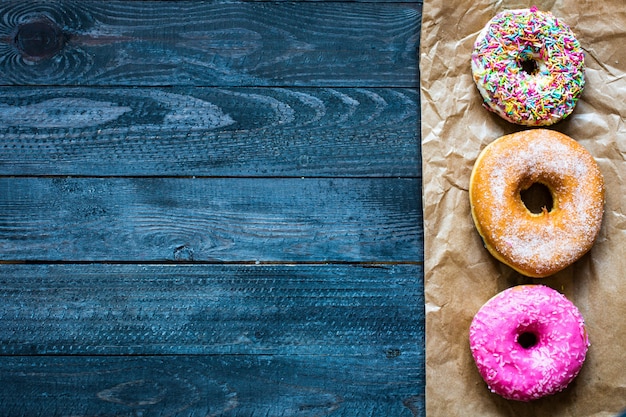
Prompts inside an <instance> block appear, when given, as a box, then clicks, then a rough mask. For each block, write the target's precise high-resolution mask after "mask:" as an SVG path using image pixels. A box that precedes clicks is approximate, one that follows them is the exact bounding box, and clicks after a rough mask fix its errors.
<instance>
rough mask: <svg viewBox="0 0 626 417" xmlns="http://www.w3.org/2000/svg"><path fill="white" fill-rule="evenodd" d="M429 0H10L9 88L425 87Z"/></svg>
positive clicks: (5, 51)
mask: <svg viewBox="0 0 626 417" xmlns="http://www.w3.org/2000/svg"><path fill="white" fill-rule="evenodd" d="M420 18H421V3H418V2H416V3H347V2H346V3H343V2H342V3H335V2H332V3H303V2H300V3H291V2H289V3H287V2H272V3H265V2H258V3H254V2H253V3H241V2H235V3H230V2H226V3H215V2H194V1H162V2H155V1H145V2H144V1H107V2H79V1H59V2H47V1H41V0H40V1H28V2H25V1H7V2H2V5H1V6H0V56H2V57H3V58H2V59H1V60H0V84H3V85H72V86H73V85H102V86H120V85H125V86H139V85H141V86H155V85H162V86H171V85H186V86H189V85H194V86H220V87H224V86H332V87H336V86H367V87H375V86H379V87H387V86H395V87H411V88H417V87H418V85H419V77H418V57H417V49H418V44H419V35H420Z"/></svg>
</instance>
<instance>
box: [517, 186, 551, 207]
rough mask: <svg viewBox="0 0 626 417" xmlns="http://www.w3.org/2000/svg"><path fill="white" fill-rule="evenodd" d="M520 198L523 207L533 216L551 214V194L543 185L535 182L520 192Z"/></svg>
mask: <svg viewBox="0 0 626 417" xmlns="http://www.w3.org/2000/svg"><path fill="white" fill-rule="evenodd" d="M520 197H521V199H522V202H523V203H524V206H526V208H527V209H528V211H530V212H531V213H533V214H541V213H543V212H544V211H545V212H548V213H549V212H551V211H552V209H553V208H554V198H552V192H550V188H548V187H547V186H546V185H545V184H542V183H540V182H535V183H533V184H531V185H530V187H528V188H526V189H525V190H522V191H520Z"/></svg>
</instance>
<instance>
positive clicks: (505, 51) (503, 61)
mask: <svg viewBox="0 0 626 417" xmlns="http://www.w3.org/2000/svg"><path fill="white" fill-rule="evenodd" d="M471 62H472V73H473V77H474V81H475V82H476V85H477V87H478V90H479V91H480V93H481V95H482V96H483V99H484V104H485V107H486V108H487V109H489V110H491V111H493V112H495V113H497V114H499V115H500V116H501V117H502V118H504V119H505V120H508V121H509V122H512V123H516V124H520V125H526V126H548V125H551V124H553V123H556V122H557V121H559V120H561V119H563V118H565V117H567V116H568V115H569V114H570V113H571V112H572V111H573V110H574V107H575V105H576V101H577V100H578V98H579V96H580V94H581V93H582V90H583V87H584V85H585V76H584V54H583V51H582V49H581V47H580V43H579V42H578V40H577V39H576V37H575V36H574V33H573V32H572V30H571V29H570V28H569V26H567V25H566V24H565V23H564V22H563V21H561V20H559V19H557V18H556V17H554V16H553V15H552V14H551V13H550V12H541V11H539V10H537V9H536V8H532V9H518V10H507V11H504V12H501V13H499V14H497V15H496V16H495V17H493V18H492V19H491V20H490V21H489V23H487V25H486V26H485V27H484V29H483V30H482V31H481V32H480V34H479V35H478V38H477V39H476V43H475V45H474V51H473V53H472V61H471Z"/></svg>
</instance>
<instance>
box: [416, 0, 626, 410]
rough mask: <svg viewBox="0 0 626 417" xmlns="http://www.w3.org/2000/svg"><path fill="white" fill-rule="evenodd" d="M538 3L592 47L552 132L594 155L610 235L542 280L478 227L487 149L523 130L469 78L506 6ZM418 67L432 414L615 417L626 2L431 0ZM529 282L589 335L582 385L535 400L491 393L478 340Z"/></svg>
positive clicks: (624, 322) (621, 397)
mask: <svg viewBox="0 0 626 417" xmlns="http://www.w3.org/2000/svg"><path fill="white" fill-rule="evenodd" d="M532 5H536V6H537V7H538V8H539V9H540V10H549V11H552V13H553V14H554V15H555V16H557V17H559V18H561V19H563V20H564V21H565V22H566V23H568V24H569V25H570V26H571V27H572V29H573V30H574V32H575V33H576V35H577V37H578V39H579V41H580V43H581V45H582V46H583V49H584V50H585V62H586V66H587V69H586V86H585V90H584V92H583V95H582V98H581V100H580V101H579V102H578V105H577V107H576V109H575V110H574V113H573V114H572V115H570V117H568V118H567V119H565V120H564V121H562V122H559V123H558V124H556V125H553V126H551V127H550V128H551V129H555V130H558V131H561V132H563V133H565V134H567V135H569V136H571V137H572V138H574V139H576V140H578V141H579V142H580V143H581V144H582V145H583V146H585V147H586V148H587V149H588V150H589V151H590V152H591V153H592V155H594V157H595V158H596V160H597V161H598V163H599V164H600V168H601V170H602V173H603V175H604V178H605V182H606V189H607V193H606V206H605V215H604V219H603V225H602V230H601V232H600V236H599V238H598V240H597V242H596V244H595V246H594V247H593V248H592V250H591V252H589V253H588V254H586V255H585V256H584V257H583V258H582V259H581V260H579V261H578V262H576V263H575V264H574V265H572V266H571V267H569V268H567V269H566V270H564V271H562V272H560V273H558V274H556V275H555V276H553V277H549V278H544V279H530V278H525V277H523V276H521V275H520V274H518V273H516V272H514V271H513V270H511V269H510V268H508V267H506V266H504V265H502V264H500V263H499V262H498V261H496V260H495V259H494V258H493V257H491V255H490V254H489V253H488V252H487V250H486V249H484V247H483V246H482V242H481V240H480V238H479V236H478V234H477V232H476V230H475V229H474V225H473V222H472V218H471V214H470V206H469V197H468V185H469V178H470V173H471V169H472V166H473V163H474V160H475V159H476V157H477V156H478V154H479V152H480V151H481V150H482V149H483V148H484V147H485V146H486V145H487V144H488V143H490V142H491V141H493V140H494V139H496V138H497V137H499V136H502V135H504V134H508V133H512V132H515V131H519V130H523V129H524V127H521V126H516V125H512V124H510V123H508V122H505V121H504V120H502V119H500V118H499V117H498V116H496V115H494V114H492V113H489V112H487V111H486V110H485V109H484V108H483V107H482V105H481V103H482V101H481V97H480V95H479V93H478V90H477V89H476V87H475V86H474V83H473V80H472V76H471V67H470V55H471V51H472V46H473V43H474V41H475V39H476V36H477V35H478V32H479V31H480V29H481V28H482V27H483V26H484V25H485V24H486V23H487V22H488V20H489V19H490V18H491V17H493V16H494V15H495V14H496V13H497V12H499V11H502V10H506V9H513V8H528V7H531V6H532ZM420 73H421V74H420V75H421V93H422V96H421V97H422V154H423V181H424V182H423V193H424V207H423V208H424V232H425V298H426V410H427V416H428V417H436V416H446V417H453V416H470V417H473V416H479V417H483V416H536V417H540V416H546V417H555V416H573V417H581V416H583V417H586V416H597V417H600V416H602V417H609V416H611V417H614V416H616V415H617V414H618V413H619V412H620V411H621V410H623V409H626V192H625V191H626V189H625V187H624V181H625V179H626V126H625V118H626V3H624V0H563V1H556V0H552V1H535V2H530V1H523V0H512V1H506V0H502V1H492V0H473V1H467V0H426V1H425V2H424V8H423V20H422V35H421V47H420ZM522 283H543V284H546V285H549V286H551V287H553V288H555V289H557V290H559V291H561V292H562V293H563V294H565V295H566V296H567V297H568V298H569V299H570V300H571V301H572V302H574V304H576V306H578V308H579V309H580V311H581V313H582V314H583V316H584V318H585V321H586V324H587V329H588V333H589V338H590V342H591V346H590V348H589V351H588V354H587V360H586V362H585V364H584V366H583V369H582V371H581V373H580V374H579V375H578V377H577V378H576V380H575V381H574V382H573V383H572V384H571V385H570V386H569V387H568V388H567V389H566V390H564V391H563V392H561V393H558V394H556V395H554V396H551V397H548V398H544V399H540V400H537V401H534V402H531V403H521V402H516V401H508V400H504V399H502V398H501V397H499V396H497V395H496V394H492V393H491V392H489V390H488V389H487V387H486V384H485V383H484V381H483V380H482V378H481V377H480V375H479V374H478V371H477V370H476V367H475V365H474V362H473V359H472V356H471V353H470V350H469V341H468V329H469V325H470V322H471V320H472V318H473V316H474V314H475V313H476V312H477V311H478V309H479V308H480V307H481V306H482V305H483V304H484V303H485V302H486V301H487V300H488V299H489V298H490V297H491V296H493V295H494V294H496V293H497V292H499V291H502V290H504V289H506V288H508V287H511V286H513V285H516V284H522Z"/></svg>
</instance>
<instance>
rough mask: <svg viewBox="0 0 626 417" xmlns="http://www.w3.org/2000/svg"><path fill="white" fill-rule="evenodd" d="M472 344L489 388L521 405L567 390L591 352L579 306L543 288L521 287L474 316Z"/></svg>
mask: <svg viewBox="0 0 626 417" xmlns="http://www.w3.org/2000/svg"><path fill="white" fill-rule="evenodd" d="M469 341H470V350H471V352H472V356H473V358H474V361H475V363H476V366H477V367H478V372H479V373H480V375H481V376H482V378H483V379H484V381H485V382H486V383H487V386H488V387H489V389H490V390H491V391H492V392H494V393H496V394H498V395H500V396H502V397H504V398H506V399H509V400H518V401H531V400H536V399H539V398H541V397H545V396H548V395H552V394H555V393H557V392H559V391H562V390H563V389H565V388H566V387H567V386H568V385H569V384H570V382H572V381H573V380H574V378H575V377H576V375H578V373H579V371H580V369H581V368H582V366H583V362H584V361H585V356H586V354H587V349H588V347H589V339H588V337H587V332H586V329H585V325H584V321H583V317H582V315H581V314H580V312H579V311H578V309H577V308H576V306H575V305H574V304H572V302H571V301H569V300H568V299H567V298H565V296H563V295H562V294H561V293H559V292H558V291H556V290H554V289H552V288H549V287H547V286H544V285H519V286H516V287H512V288H509V289H507V290H504V291H502V292H500V293H498V294H496V295H495V296H494V297H492V298H491V299H490V300H489V301H487V302H486V303H485V304H484V305H483V306H482V307H481V308H480V310H479V311H478V312H477V313H476V315H475V316H474V318H473V320H472V323H471V325H470V329H469Z"/></svg>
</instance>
